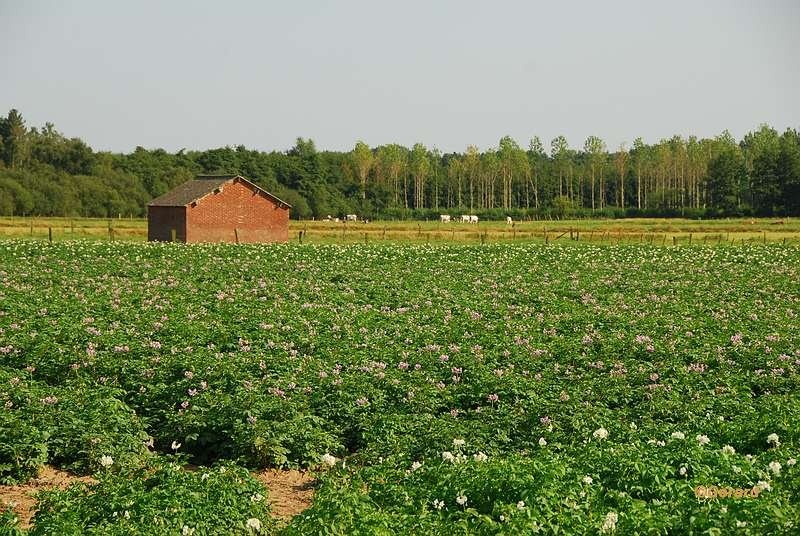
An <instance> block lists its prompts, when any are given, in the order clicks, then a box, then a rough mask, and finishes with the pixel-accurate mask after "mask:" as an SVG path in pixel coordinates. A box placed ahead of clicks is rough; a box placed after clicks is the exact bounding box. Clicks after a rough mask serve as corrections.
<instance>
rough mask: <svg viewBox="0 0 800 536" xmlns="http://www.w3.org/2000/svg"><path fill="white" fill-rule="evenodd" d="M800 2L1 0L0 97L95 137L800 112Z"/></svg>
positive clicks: (577, 142)
mask: <svg viewBox="0 0 800 536" xmlns="http://www.w3.org/2000/svg"><path fill="white" fill-rule="evenodd" d="M799 29H800V1H796V0H783V1H781V0H772V1H770V0H767V1H762V2H758V1H737V0H727V1H720V0H716V1H702V2H699V1H686V0H679V1H676V0H674V1H669V2H645V1H608V2H596V1H592V2H588V1H587V2H577V1H564V2H557V1H554V0H551V1H549V2H534V1H514V2H512V1H492V2H489V1H483V2H473V1H464V0H450V1H434V0H429V1H417V0H413V1H394V2H384V1H377V0H375V1H341V2H332V1H329V2H323V1H317V2H313V1H299V0H298V1H284V2H267V1H262V2H259V1H250V2H247V1H229V2H219V1H211V2H209V1H180V2H179V1H172V2H154V1H136V2H127V1H126V2H123V1H113V0H105V1H100V0H98V1H72V2H66V1H39V0H31V1H13V0H0V50H2V51H3V52H2V53H0V72H1V73H2V82H0V112H2V113H5V112H6V111H7V110H8V109H10V108H12V107H15V108H18V109H19V110H20V111H21V112H22V113H23V115H24V116H25V118H26V119H27V120H28V124H29V125H33V126H36V125H41V124H43V123H44V122H45V121H50V122H53V123H55V125H56V128H58V129H59V130H60V131H62V132H64V133H65V134H67V135H68V136H78V137H81V138H83V139H84V140H86V141H87V142H88V143H89V144H90V145H92V146H93V147H94V148H96V149H106V150H114V151H126V152H127V151H131V150H132V149H133V148H134V147H135V146H137V145H142V146H144V147H148V148H154V147H163V148H165V149H167V150H170V151H174V150H177V149H180V148H182V147H185V148H187V149H206V148H210V147H218V146H224V145H238V144H244V145H246V146H248V147H252V148H257V149H261V150H272V149H278V150H284V149H287V148H289V147H291V146H292V145H293V143H294V139H295V138H296V137H297V136H303V137H310V138H312V139H314V141H315V142H316V144H317V147H318V148H321V149H335V150H347V149H349V148H351V147H352V146H353V144H354V142H355V141H356V140H357V139H363V140H364V141H366V142H367V143H368V144H370V145H372V146H376V145H379V144H384V143H389V142H399V143H402V144H405V145H408V146H410V145H412V144H413V143H415V142H418V141H419V142H422V143H424V144H426V145H427V146H429V147H431V146H436V147H438V148H440V149H441V150H443V151H463V150H464V148H465V147H466V146H467V144H476V145H478V146H479V147H480V148H481V149H485V148H487V147H490V146H495V145H496V144H497V141H498V140H499V138H500V137H501V136H503V135H506V134H508V135H511V136H512V137H514V138H515V139H517V140H518V141H519V142H520V144H522V145H525V146H527V143H528V140H529V139H530V138H531V136H533V135H537V134H538V135H539V136H540V137H541V138H542V140H543V141H544V142H545V144H546V145H547V146H548V147H549V140H550V139H551V138H553V137H554V136H556V135H559V134H563V135H565V136H566V137H567V139H568V141H569V142H570V145H571V146H573V147H578V146H582V145H583V141H584V140H585V138H586V137H587V136H589V135H591V134H595V135H599V136H600V137H602V138H603V139H604V140H605V141H606V143H607V144H608V145H609V147H610V148H615V147H617V146H618V145H619V143H620V142H621V141H628V142H630V141H632V139H633V138H635V137H636V136H642V137H643V138H644V139H645V141H648V142H655V141H658V140H659V139H660V138H663V137H670V136H671V135H673V134H683V135H688V134H697V135H699V136H713V135H716V134H718V133H719V132H721V131H722V130H723V129H725V128H728V129H730V131H731V132H732V133H733V134H734V135H735V136H736V137H737V138H738V137H740V136H742V135H743V134H744V133H745V132H747V131H748V130H750V129H753V128H755V127H757V126H758V125H759V123H762V122H767V123H770V124H772V125H773V126H775V127H776V128H778V129H779V130H783V129H784V128H786V127H787V126H791V127H794V128H798V127H800V97H798V95H800V60H798V52H799V51H800V30H799Z"/></svg>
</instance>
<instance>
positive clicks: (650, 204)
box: [0, 109, 800, 220]
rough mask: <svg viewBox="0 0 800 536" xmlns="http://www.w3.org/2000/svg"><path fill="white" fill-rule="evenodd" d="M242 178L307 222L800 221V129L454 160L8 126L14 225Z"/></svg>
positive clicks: (1, 162) (1, 138) (99, 213)
mask: <svg viewBox="0 0 800 536" xmlns="http://www.w3.org/2000/svg"><path fill="white" fill-rule="evenodd" d="M229 173H231V174H241V175H244V176H245V177H247V178H248V179H250V180H252V181H254V182H256V183H257V184H259V185H260V186H262V187H263V188H265V189H267V190H269V191H271V192H272V193H274V194H275V195H277V196H278V197H281V198H282V199H284V200H286V201H287V202H289V203H290V204H292V206H293V208H292V217H293V218H295V219H309V218H323V217H325V216H328V215H331V216H341V215H343V214H351V213H355V214H358V215H359V216H361V217H364V218H369V219H434V218H438V216H439V214H452V215H458V214H462V213H470V214H476V215H478V216H480V217H481V218H482V219H490V220H491V219H504V218H505V217H506V216H512V217H514V218H515V219H539V218H548V217H597V218H617V217H678V216H680V217H688V218H713V217H729V216H787V215H795V216H796V215H800V134H799V133H798V131H797V130H795V129H787V130H786V131H785V132H783V133H782V134H781V133H778V132H777V131H776V130H775V129H773V128H771V127H770V126H768V125H761V126H760V127H759V128H758V129H757V130H754V131H751V132H749V133H747V134H746V135H745V136H744V138H743V139H742V140H741V141H738V142H737V141H736V140H735V139H734V138H733V136H732V135H731V134H730V133H729V132H728V131H724V132H723V133H721V134H720V135H718V136H716V137H715V138H713V139H698V138H697V137H695V136H689V138H688V139H685V138H683V137H681V136H677V135H676V136H673V137H672V138H670V139H664V140H661V141H659V142H658V143H656V144H653V145H647V144H645V143H644V142H643V141H642V139H641V138H637V139H635V140H634V142H633V145H632V146H631V147H628V146H627V145H626V144H624V143H623V144H622V145H621V146H620V147H618V148H617V149H616V150H609V148H608V147H607V146H606V144H605V143H604V142H603V140H602V139H600V138H599V137H597V136H590V137H589V138H587V139H586V141H585V143H584V145H583V147H582V148H580V149H573V148H571V147H570V145H569V143H568V142H567V140H566V139H565V138H564V137H563V136H558V137H556V138H555V139H553V140H552V141H551V143H550V148H549V153H548V151H547V150H546V149H545V146H544V145H543V144H542V142H541V140H540V139H539V138H538V137H534V138H532V139H531V140H530V142H529V144H528V146H527V148H523V147H522V146H520V145H519V144H518V143H517V142H516V141H515V140H513V139H512V138H510V137H508V136H506V137H503V138H502V139H500V141H499V143H498V146H497V147H496V148H490V149H487V150H484V151H481V150H479V149H478V148H477V147H475V146H472V145H470V146H469V147H467V148H466V150H465V151H464V152H463V153H444V154H443V153H441V152H440V151H439V150H438V149H435V148H433V149H431V148H427V147H425V146H424V145H423V144H421V143H417V144H415V145H414V146H413V147H412V148H410V149H409V148H407V147H404V146H401V145H397V144H390V145H383V146H380V147H374V148H373V147H369V146H368V145H367V144H365V143H364V142H361V141H359V142H357V143H356V144H355V146H354V148H353V149H352V150H351V151H349V152H337V151H319V150H317V148H316V146H315V144H314V142H313V141H312V140H311V139H303V138H297V141H296V143H295V145H294V147H292V148H291V149H290V150H288V151H286V152H279V151H272V152H263V151H256V150H251V149H247V148H246V147H244V146H242V145H239V146H236V147H222V148H218V149H210V150H206V151H186V150H180V151H178V152H176V153H169V152H167V151H165V150H163V149H151V150H149V149H144V148H142V147H137V148H136V149H135V150H134V151H133V152H132V153H129V154H120V153H111V152H101V151H94V150H93V149H92V148H91V147H90V146H89V145H87V144H86V143H85V142H84V141H82V140H81V139H79V138H67V137H66V136H64V135H63V134H62V133H60V132H58V131H57V130H56V129H55V127H54V125H53V124H51V123H47V124H45V125H44V126H43V127H40V128H36V127H32V128H29V127H28V126H27V125H26V122H25V120H24V119H23V117H22V115H21V114H20V113H19V112H18V111H17V110H13V109H12V110H11V111H10V112H9V113H8V114H7V116H6V117H0V216H31V215H33V216H72V217H78V216H83V217H118V216H126V217H127V216H134V217H140V216H144V215H145V214H146V207H147V203H148V201H150V200H151V199H152V198H154V197H157V196H159V195H161V194H163V193H165V192H167V191H168V190H170V189H171V188H173V187H175V186H176V185H178V184H180V183H182V182H184V181H186V180H189V179H191V178H192V177H193V176H195V175H197V174H229Z"/></svg>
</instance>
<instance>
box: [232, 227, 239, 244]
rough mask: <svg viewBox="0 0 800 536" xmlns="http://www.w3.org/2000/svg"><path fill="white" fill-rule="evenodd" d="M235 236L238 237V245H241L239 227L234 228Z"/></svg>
mask: <svg viewBox="0 0 800 536" xmlns="http://www.w3.org/2000/svg"><path fill="white" fill-rule="evenodd" d="M233 235H234V236H235V237H236V243H237V244H238V243H239V228H238V227H234V228H233Z"/></svg>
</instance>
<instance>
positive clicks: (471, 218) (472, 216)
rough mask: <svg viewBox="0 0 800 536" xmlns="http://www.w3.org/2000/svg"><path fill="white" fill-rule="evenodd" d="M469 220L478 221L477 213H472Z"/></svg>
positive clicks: (471, 221)
mask: <svg viewBox="0 0 800 536" xmlns="http://www.w3.org/2000/svg"><path fill="white" fill-rule="evenodd" d="M469 222H470V223H478V217H477V216H476V215H474V214H471V215H470V217H469Z"/></svg>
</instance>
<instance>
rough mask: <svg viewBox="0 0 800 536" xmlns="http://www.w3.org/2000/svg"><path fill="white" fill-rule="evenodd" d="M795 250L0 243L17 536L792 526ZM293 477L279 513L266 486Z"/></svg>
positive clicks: (2, 350)
mask: <svg viewBox="0 0 800 536" xmlns="http://www.w3.org/2000/svg"><path fill="white" fill-rule="evenodd" d="M798 328H800V249H798V248H796V247H793V246H783V245H781V244H767V245H759V244H744V245H739V244H737V245H721V246H703V245H678V246H677V247H661V246H659V245H651V244H647V243H641V244H630V245H595V244H591V243H563V244H550V245H544V244H542V243H536V244H534V243H527V244H493V243H487V244H486V245H482V246H481V245H425V244H402V245H398V244H375V243H370V244H350V245H322V244H308V243H306V244H303V245H299V244H297V243H294V244H290V245H262V246H244V245H241V246H238V245H200V246H184V245H176V244H152V243H151V244H141V243H124V242H85V241H64V242H55V243H53V244H49V243H47V242H44V241H30V240H28V241H26V240H9V241H5V242H1V243H0V484H4V485H11V484H19V483H24V482H26V481H28V480H30V479H31V478H33V477H34V476H35V475H36V474H37V472H38V471H39V470H40V469H41V468H42V467H44V466H52V467H56V468H59V469H62V470H66V471H70V472H71V473H73V474H76V475H90V476H92V479H91V481H89V482H78V483H75V484H73V485H72V486H71V487H68V488H66V489H53V490H50V491H46V492H43V493H42V494H41V495H40V496H39V497H38V504H37V511H36V514H35V517H34V519H33V522H32V525H31V526H30V528H27V527H25V528H24V527H22V526H21V525H20V524H19V522H18V516H17V514H15V511H14V508H13V506H8V505H5V504H0V534H31V535H39V534H60V535H71V534H94V535H99V534H112V535H128V534H143V535H144V534H147V535H152V534H165V535H166V534H182V535H187V534H195V535H196V536H199V535H201V534H256V533H259V534H288V535H301V534H330V535H349V534H381V535H383V534H386V535H389V534H411V533H415V534H419V535H423V534H437V535H438V534H441V535H450V534H509V535H512V534H533V533H541V534H603V533H608V534H611V533H616V534H689V533H692V534H734V533H740V534H754V535H756V534H782V533H785V534H789V533H798V532H800V468H798V467H797V466H796V459H797V458H798V457H800V390H799V388H800V375H798V371H799V370H800V329H798ZM265 467H276V468H299V469H303V470H308V471H310V472H311V474H313V476H314V478H315V484H314V486H315V491H314V497H313V503H312V505H311V506H310V508H308V509H306V510H305V511H304V512H302V513H300V514H298V515H296V516H294V517H293V518H291V519H290V520H283V519H278V518H276V517H275V516H274V515H273V513H271V512H270V506H269V491H268V490H267V489H266V488H265V487H264V486H263V485H262V484H261V483H259V482H258V481H257V480H255V479H254V478H253V477H252V476H251V471H253V470H256V469H259V468H265Z"/></svg>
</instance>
